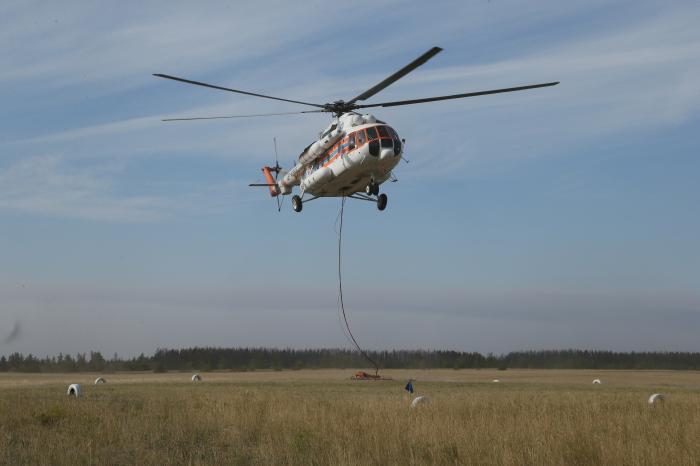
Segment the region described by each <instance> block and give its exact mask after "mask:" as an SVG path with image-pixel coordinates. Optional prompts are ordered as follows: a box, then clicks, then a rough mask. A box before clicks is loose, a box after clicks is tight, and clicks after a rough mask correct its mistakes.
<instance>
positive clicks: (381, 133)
mask: <svg viewBox="0 0 700 466" xmlns="http://www.w3.org/2000/svg"><path fill="white" fill-rule="evenodd" d="M377 130H378V131H379V136H381V137H383V138H388V137H389V132H388V131H387V130H386V126H377Z"/></svg>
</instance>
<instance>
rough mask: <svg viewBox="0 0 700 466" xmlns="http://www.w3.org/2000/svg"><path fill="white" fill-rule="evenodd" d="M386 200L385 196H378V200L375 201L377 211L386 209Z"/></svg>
mask: <svg viewBox="0 0 700 466" xmlns="http://www.w3.org/2000/svg"><path fill="white" fill-rule="evenodd" d="M388 200H389V199H388V198H387V197H386V194H384V193H382V194H380V195H379V198H378V199H377V209H379V210H384V209H386V203H387V202H388Z"/></svg>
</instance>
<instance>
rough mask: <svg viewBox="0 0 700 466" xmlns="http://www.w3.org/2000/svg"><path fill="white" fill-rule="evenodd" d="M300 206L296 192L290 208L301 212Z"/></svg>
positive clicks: (301, 205)
mask: <svg viewBox="0 0 700 466" xmlns="http://www.w3.org/2000/svg"><path fill="white" fill-rule="evenodd" d="M385 204H386V203H385ZM302 207H304V204H302V202H301V198H300V197H299V196H297V195H296V194H295V195H294V196H292V209H294V212H301V208H302Z"/></svg>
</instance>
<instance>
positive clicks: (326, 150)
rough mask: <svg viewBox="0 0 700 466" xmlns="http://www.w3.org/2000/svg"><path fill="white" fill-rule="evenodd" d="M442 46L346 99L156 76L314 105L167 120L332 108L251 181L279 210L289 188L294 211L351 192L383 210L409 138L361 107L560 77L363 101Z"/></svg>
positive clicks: (399, 103) (471, 94) (430, 99)
mask: <svg viewBox="0 0 700 466" xmlns="http://www.w3.org/2000/svg"><path fill="white" fill-rule="evenodd" d="M442 50H443V49H442V48H440V47H432V48H431V49H430V50H428V51H427V52H425V53H424V54H422V55H421V56H419V57H418V58H416V59H415V60H413V61H412V62H410V63H409V64H408V65H406V66H404V67H403V68H401V69H400V70H398V71H397V72H395V73H394V74H392V75H391V76H389V77H387V78H386V79H384V80H383V81H381V82H379V83H378V84H376V85H374V86H373V87H370V88H369V89H367V90H366V91H364V92H362V93H361V94H359V95H357V96H355V97H353V98H352V99H350V100H348V101H344V100H336V101H334V102H329V103H325V104H317V103H310V102H302V101H299V100H292V99H285V98H280V97H273V96H269V95H264V94H259V93H254V92H248V91H242V90H239V89H232V88H228V87H223V86H217V85H213V84H207V83H204V82H200V81H193V80H190V79H184V78H180V77H177V76H171V75H167V74H160V73H157V74H154V75H153V76H156V77H159V78H164V79H170V80H174V81H179V82H182V83H186V84H192V85H196V86H203V87H208V88H211V89H217V90H221V91H228V92H234V93H237V94H244V95H249V96H253V97H260V98H265V99H272V100H277V101H282V102H290V103H295V104H300V105H305V106H309V107H315V109H314V110H303V111H296V112H283V113H267V114H255V115H232V116H218V117H216V116H215V117H194V118H166V119H164V120H163V121H189V120H212V119H222V118H245V117H260V116H277V115H293V114H302V113H330V114H332V115H333V117H332V120H331V123H330V124H329V125H328V126H327V127H326V128H324V129H323V130H322V131H321V132H319V135H318V138H317V139H316V140H315V141H314V142H312V143H311V144H309V145H308V146H306V147H305V148H304V150H303V151H302V152H301V154H300V155H299V157H298V160H297V162H296V163H295V165H294V166H293V167H292V168H291V169H289V170H284V169H283V168H282V167H280V165H279V163H278V161H277V142H276V140H275V165H274V166H273V167H270V166H264V167H262V172H263V175H264V177H265V182H264V183H251V184H250V185H249V186H254V187H259V186H262V187H267V188H269V191H270V195H271V196H272V197H274V198H277V209H278V211H279V210H281V205H282V204H281V202H280V198H279V196H284V195H290V194H291V195H292V208H293V209H294V211H295V212H301V211H302V207H303V205H304V204H305V203H307V202H310V201H313V200H315V199H318V198H322V197H347V198H351V199H358V200H364V201H369V202H373V203H376V206H377V208H378V209H379V210H380V211H381V210H384V209H385V208H386V206H387V202H388V197H387V195H386V193H380V192H379V187H380V185H381V184H383V183H385V182H386V181H388V180H392V181H395V180H396V178H395V177H394V176H393V170H394V168H395V167H396V165H398V163H399V161H400V160H401V159H402V158H403V152H404V148H405V142H406V141H405V139H402V138H400V137H399V135H398V133H397V132H396V130H394V128H392V127H391V126H389V125H388V124H387V123H385V122H384V121H381V120H379V119H377V118H376V117H375V116H374V115H372V114H369V113H360V112H358V110H360V111H362V110H364V109H366V108H373V107H397V106H402V105H413V104H422V103H427V102H436V101H441V100H451V99H461V98H465V97H476V96H481V95H490V94H500V93H504V92H515V91H524V90H529V89H537V88H541V87H549V86H555V85H557V84H559V81H556V82H548V83H541V84H530V85H525V86H517V87H509V88H503V89H492V90H487V91H478V92H468V93H462V94H453V95H444V96H437V97H427V98H420V99H411V100H399V101H392V102H381V103H373V104H372V103H369V104H367V103H361V102H364V101H366V100H367V99H369V98H370V97H372V96H374V95H375V94H377V93H379V92H380V91H382V90H383V89H385V88H387V87H388V86H390V85H391V84H393V83H395V82H396V81H398V80H399V79H401V78H403V77H404V76H406V75H407V74H408V73H410V72H411V71H413V70H415V69H416V68H418V67H419V66H421V65H423V64H425V63H426V62H427V61H428V60H430V59H431V58H433V57H434V56H435V55H437V54H438V53H440V52H441V51H442ZM404 160H405V159H404ZM273 173H274V176H273ZM295 186H298V187H299V190H300V194H301V195H298V194H294V193H293V188H294V187H295Z"/></svg>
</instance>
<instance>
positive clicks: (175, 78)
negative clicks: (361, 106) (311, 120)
mask: <svg viewBox="0 0 700 466" xmlns="http://www.w3.org/2000/svg"><path fill="white" fill-rule="evenodd" d="M153 76H156V77H158V78H165V79H172V80H173V81H180V82H183V83H187V84H194V85H195V86H203V87H209V88H211V89H219V90H221V91H228V92H236V93H238V94H245V95H252V96H253V97H263V98H265V99H273V100H281V101H282V102H291V103H293V104H301V105H310V106H311V107H318V108H324V106H323V105H319V104H311V103H309V102H301V101H299V100H291V99H282V98H281V97H272V96H269V95H264V94H256V93H255V92H248V91H241V90H238V89H231V88H228V87H223V86H215V85H213V84H207V83H203V82H199V81H192V80H190V79H184V78H178V77H177V76H170V75H167V74H160V73H154V74H153Z"/></svg>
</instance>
